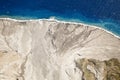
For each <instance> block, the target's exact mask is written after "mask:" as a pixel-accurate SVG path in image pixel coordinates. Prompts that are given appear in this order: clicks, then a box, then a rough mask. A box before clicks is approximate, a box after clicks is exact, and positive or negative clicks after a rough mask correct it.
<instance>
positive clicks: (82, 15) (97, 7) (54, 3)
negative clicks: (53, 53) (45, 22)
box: [0, 0, 120, 36]
mask: <svg viewBox="0 0 120 80" xmlns="http://www.w3.org/2000/svg"><path fill="white" fill-rule="evenodd" d="M0 17H10V18H16V19H42V18H45V19H48V18H50V17H55V18H56V19H58V20H64V21H73V22H82V23H86V24H91V25H96V26H99V27H102V28H104V29H106V30H109V31H111V32H112V33H114V34H116V35H118V36H120V0H0Z"/></svg>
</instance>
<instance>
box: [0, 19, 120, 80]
mask: <svg viewBox="0 0 120 80" xmlns="http://www.w3.org/2000/svg"><path fill="white" fill-rule="evenodd" d="M119 60H120V39H119V38H117V37H115V36H114V35H112V34H110V33H108V32H106V31H105V30H103V29H100V28H97V27H93V26H89V25H85V24H77V23H69V22H68V23H67V22H59V21H55V20H26V21H25V20H23V21H22V20H12V19H0V80H120V61H119Z"/></svg>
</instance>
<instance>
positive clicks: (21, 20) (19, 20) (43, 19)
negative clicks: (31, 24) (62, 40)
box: [0, 17, 120, 39]
mask: <svg viewBox="0 0 120 80" xmlns="http://www.w3.org/2000/svg"><path fill="white" fill-rule="evenodd" d="M0 20H13V21H17V22H23V21H55V22H59V23H69V24H79V25H84V26H89V27H94V28H98V29H101V30H103V31H105V32H107V33H109V34H111V35H112V36H114V37H116V38H118V39H120V36H118V35H116V34H114V33H113V32H111V31H108V30H106V29H104V28H102V27H100V26H95V25H92V24H87V23H82V22H72V21H64V20H57V19H56V18H54V17H50V18H49V19H45V18H42V19H28V20H27V19H14V18H0Z"/></svg>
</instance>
